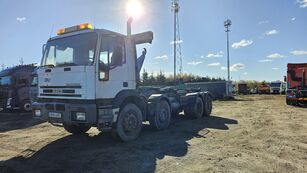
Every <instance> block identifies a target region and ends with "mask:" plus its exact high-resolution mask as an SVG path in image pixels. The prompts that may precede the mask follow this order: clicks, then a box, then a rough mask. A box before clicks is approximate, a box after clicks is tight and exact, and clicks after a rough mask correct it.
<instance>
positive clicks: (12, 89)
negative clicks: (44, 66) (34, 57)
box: [0, 64, 36, 112]
mask: <svg viewBox="0 0 307 173" xmlns="http://www.w3.org/2000/svg"><path fill="white" fill-rule="evenodd" d="M35 68H36V67H35V65H34V64H30V65H19V66H15V67H11V68H7V69H4V70H2V71H1V72H0V111H12V110H22V111H27V112H30V111H31V109H32V108H31V100H30V94H29V92H30V90H31V88H32V87H35V86H32V85H31V82H32V80H33V76H32V73H33V72H34V70H35Z"/></svg>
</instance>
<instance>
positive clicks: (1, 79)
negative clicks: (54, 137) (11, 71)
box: [0, 76, 13, 86]
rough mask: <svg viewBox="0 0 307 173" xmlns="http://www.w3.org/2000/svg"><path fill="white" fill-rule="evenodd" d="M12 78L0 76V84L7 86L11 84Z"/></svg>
mask: <svg viewBox="0 0 307 173" xmlns="http://www.w3.org/2000/svg"><path fill="white" fill-rule="evenodd" d="M12 83H13V80H12V77H11V76H3V77H0V86H9V85H12Z"/></svg>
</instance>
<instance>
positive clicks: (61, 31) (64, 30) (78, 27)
mask: <svg viewBox="0 0 307 173" xmlns="http://www.w3.org/2000/svg"><path fill="white" fill-rule="evenodd" d="M92 28H93V26H92V25H91V24H89V23H84V24H81V25H76V26H72V27H69V28H62V29H59V30H58V32H57V34H58V35H63V34H66V33H70V32H76V31H80V30H85V29H92Z"/></svg>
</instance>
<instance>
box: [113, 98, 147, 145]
mask: <svg viewBox="0 0 307 173" xmlns="http://www.w3.org/2000/svg"><path fill="white" fill-rule="evenodd" d="M142 123H143V116H142V112H141V110H140V108H139V107H137V106H136V105H135V104H131V103H129V104H126V105H124V106H123V107H122V108H121V110H120V112H119V116H118V118H117V122H116V124H115V125H114V126H113V128H112V136H113V137H114V138H115V139H118V140H121V141H122V142H128V141H133V140H135V139H136V138H137V137H138V136H139V134H140V132H141V130H142Z"/></svg>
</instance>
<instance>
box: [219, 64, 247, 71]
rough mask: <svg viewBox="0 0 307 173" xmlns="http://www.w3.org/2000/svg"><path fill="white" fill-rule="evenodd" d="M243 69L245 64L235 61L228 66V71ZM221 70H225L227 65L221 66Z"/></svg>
mask: <svg viewBox="0 0 307 173" xmlns="http://www.w3.org/2000/svg"><path fill="white" fill-rule="evenodd" d="M243 69H245V65H244V64H242V63H236V64H233V65H231V66H230V69H229V70H230V71H239V70H243ZM221 70H227V67H221Z"/></svg>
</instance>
